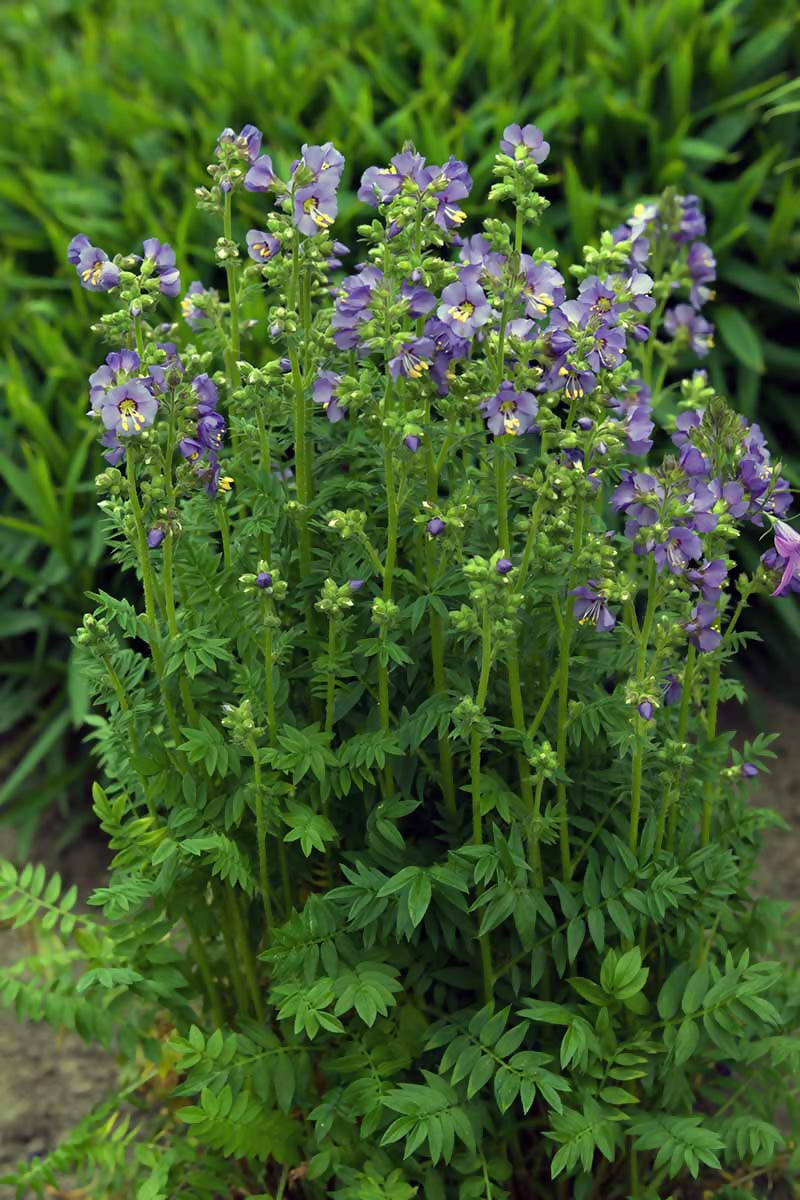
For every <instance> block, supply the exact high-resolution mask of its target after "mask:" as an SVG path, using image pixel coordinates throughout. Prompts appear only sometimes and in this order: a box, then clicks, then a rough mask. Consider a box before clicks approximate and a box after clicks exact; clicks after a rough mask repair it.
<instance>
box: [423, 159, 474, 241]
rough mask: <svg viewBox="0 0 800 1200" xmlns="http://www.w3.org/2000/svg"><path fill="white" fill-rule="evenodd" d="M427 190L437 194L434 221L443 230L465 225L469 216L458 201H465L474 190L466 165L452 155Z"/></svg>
mask: <svg viewBox="0 0 800 1200" xmlns="http://www.w3.org/2000/svg"><path fill="white" fill-rule="evenodd" d="M427 190H428V191H431V192H434V193H435V194H436V197H437V201H438V206H437V209H436V212H435V213H434V217H433V219H434V222H435V223H436V224H437V225H438V226H439V227H440V228H441V229H444V230H449V229H453V228H454V227H457V226H459V225H461V224H463V222H464V221H465V220H466V217H467V214H466V213H465V212H464V210H463V209H461V208H459V207H458V204H457V203H456V201H458V200H465V199H466V197H467V196H468V195H469V194H470V191H471V190H472V177H471V175H470V173H469V171H468V169H467V165H466V163H463V162H460V161H459V160H458V159H457V158H454V157H453V156H452V155H451V156H450V158H449V159H448V161H447V162H446V163H445V164H444V166H443V167H442V168H441V169H440V170H438V171H437V173H436V174H435V175H434V176H433V178H432V179H431V181H430V183H429V184H428V188H427Z"/></svg>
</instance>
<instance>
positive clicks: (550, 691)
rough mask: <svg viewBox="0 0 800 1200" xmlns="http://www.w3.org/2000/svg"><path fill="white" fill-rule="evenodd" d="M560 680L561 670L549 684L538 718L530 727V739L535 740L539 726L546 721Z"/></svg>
mask: <svg viewBox="0 0 800 1200" xmlns="http://www.w3.org/2000/svg"><path fill="white" fill-rule="evenodd" d="M560 678H561V672H560V670H559V671H556V672H555V673H554V675H553V678H552V679H551V680H550V682H549V684H548V685H547V691H546V692H545V694H544V696H543V697H542V702H541V704H540V705H539V707H538V709H537V710H536V716H535V717H534V718H533V720H532V721H531V723H530V725H529V726H528V737H529V738H533V737H535V736H536V732H537V730H538V728H539V726H540V725H541V723H542V721H543V720H544V718H545V715H546V713H547V710H548V708H549V707H550V701H551V700H552V699H553V696H554V695H555V692H556V688H557V687H558V684H559V680H560Z"/></svg>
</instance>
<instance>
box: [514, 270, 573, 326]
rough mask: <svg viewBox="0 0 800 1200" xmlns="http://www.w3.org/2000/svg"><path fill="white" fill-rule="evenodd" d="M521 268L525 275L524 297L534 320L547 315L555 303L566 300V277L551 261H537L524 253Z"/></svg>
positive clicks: (527, 308)
mask: <svg viewBox="0 0 800 1200" xmlns="http://www.w3.org/2000/svg"><path fill="white" fill-rule="evenodd" d="M520 268H521V270H522V273H523V274H524V276H525V283H524V284H523V287H522V299H523V301H524V303H525V312H526V314H527V315H528V316H529V317H532V318H533V319H534V320H536V319H537V318H541V317H546V316H547V314H548V312H549V311H550V309H551V308H553V306H554V305H556V304H562V303H563V302H564V299H565V297H566V292H565V291H564V277H563V275H561V274H559V272H558V271H557V270H556V269H555V267H553V266H551V265H550V263H548V262H540V263H537V262H534V261H533V259H532V258H531V256H530V255H529V254H523V255H521V256H520Z"/></svg>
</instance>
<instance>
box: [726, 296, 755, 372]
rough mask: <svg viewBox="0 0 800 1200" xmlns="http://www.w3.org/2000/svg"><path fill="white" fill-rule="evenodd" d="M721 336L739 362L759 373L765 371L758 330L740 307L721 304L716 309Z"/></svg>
mask: <svg viewBox="0 0 800 1200" xmlns="http://www.w3.org/2000/svg"><path fill="white" fill-rule="evenodd" d="M714 320H715V321H716V324H717V329H718V330H719V334H720V337H721V338H722V341H723V342H724V343H725V345H726V347H727V348H728V350H730V352H731V354H733V356H734V357H735V358H738V360H739V362H741V363H743V364H744V365H745V366H746V367H749V368H750V370H751V371H755V372H756V373H757V374H759V375H763V373H764V351H763V349H762V346H761V340H760V338H759V335H758V333H757V331H756V330H755V329H754V328H753V326H752V325H751V324H750V322H749V321H748V319H747V317H746V316H745V315H744V313H743V312H741V311H740V310H739V309H738V308H731V307H728V306H725V305H720V306H718V307H716V308H715V309H714Z"/></svg>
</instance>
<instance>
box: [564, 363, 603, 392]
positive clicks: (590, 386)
mask: <svg viewBox="0 0 800 1200" xmlns="http://www.w3.org/2000/svg"><path fill="white" fill-rule="evenodd" d="M556 379H557V381H558V383H559V384H560V385H561V387H563V389H564V395H565V396H566V397H567V399H568V400H581V399H583V397H584V396H587V395H589V394H590V393H591V392H593V391H594V388H595V384H596V382H597V380H596V379H595V377H594V374H593V373H592V372H591V371H582V370H581V369H580V368H579V367H576V366H574V365H573V364H572V363H565V364H564V365H563V366H560V367H559V368H558V374H557V376H556Z"/></svg>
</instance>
